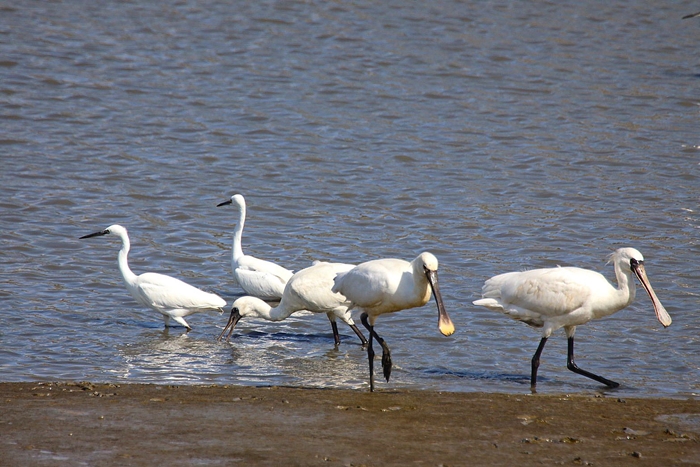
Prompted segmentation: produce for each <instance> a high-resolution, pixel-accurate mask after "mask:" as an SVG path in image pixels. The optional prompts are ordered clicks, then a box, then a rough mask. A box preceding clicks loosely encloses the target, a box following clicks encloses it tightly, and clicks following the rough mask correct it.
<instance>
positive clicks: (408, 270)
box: [332, 252, 455, 391]
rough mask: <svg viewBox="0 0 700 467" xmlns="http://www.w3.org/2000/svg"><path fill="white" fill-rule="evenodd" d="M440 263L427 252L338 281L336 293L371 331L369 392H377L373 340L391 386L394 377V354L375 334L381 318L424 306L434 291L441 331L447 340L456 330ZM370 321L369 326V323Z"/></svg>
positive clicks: (369, 266)
mask: <svg viewBox="0 0 700 467" xmlns="http://www.w3.org/2000/svg"><path fill="white" fill-rule="evenodd" d="M437 269H438V260H437V258H436V257H435V256H433V255H432V254H431V253H428V252H423V253H421V254H420V255H418V257H417V258H416V259H414V260H413V261H411V262H410V263H409V262H408V261H404V260H402V259H394V258H385V259H376V260H373V261H367V262H365V263H362V264H359V265H357V266H356V267H354V268H353V269H351V270H349V271H348V272H344V273H340V274H338V275H337V276H336V278H335V285H334V286H333V289H332V290H333V292H339V293H341V294H343V295H345V297H347V299H348V300H349V301H350V303H351V306H350V309H351V310H352V309H355V308H357V309H359V310H361V311H362V315H361V318H360V319H361V321H362V324H363V325H364V326H365V327H366V328H367V330H368V331H369V345H368V346H367V357H368V359H369V388H370V391H374V350H373V349H372V338H374V339H376V340H377V342H379V344H380V345H381V346H382V367H383V369H384V377H385V378H386V380H387V382H388V381H389V377H390V376H391V366H392V363H391V352H390V351H389V347H388V346H387V344H386V342H385V341H384V339H382V338H381V337H379V335H378V334H377V333H376V332H375V331H374V322H375V321H376V319H377V317H378V316H379V315H382V314H384V313H393V312H396V311H401V310H405V309H408V308H414V307H418V306H423V305H425V304H426V303H428V300H430V293H431V291H432V293H433V295H434V296H435V301H436V302H437V308H438V328H439V329H440V332H441V333H442V334H444V335H445V336H449V335H451V334H452V333H453V332H454V330H455V327H454V325H453V324H452V321H451V320H450V317H449V315H448V314H447V312H446V311H445V307H444V305H443V303H442V296H441V295H440V289H439V287H438V279H437ZM368 321H369V322H368Z"/></svg>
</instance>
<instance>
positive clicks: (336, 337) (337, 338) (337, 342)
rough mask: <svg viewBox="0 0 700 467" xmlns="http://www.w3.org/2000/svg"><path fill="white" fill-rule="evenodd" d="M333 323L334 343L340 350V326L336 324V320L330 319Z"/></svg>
mask: <svg viewBox="0 0 700 467" xmlns="http://www.w3.org/2000/svg"><path fill="white" fill-rule="evenodd" d="M328 319H329V320H330V322H331V328H332V329H333V341H334V342H335V347H336V348H338V346H339V345H340V333H338V324H337V323H336V322H335V320H332V319H331V318H330V317H329V318H328Z"/></svg>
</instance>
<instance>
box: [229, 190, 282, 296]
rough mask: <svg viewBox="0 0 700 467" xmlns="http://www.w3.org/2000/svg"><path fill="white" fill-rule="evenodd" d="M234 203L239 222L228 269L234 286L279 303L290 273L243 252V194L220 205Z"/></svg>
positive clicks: (244, 205) (244, 206)
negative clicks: (234, 283) (230, 271)
mask: <svg viewBox="0 0 700 467" xmlns="http://www.w3.org/2000/svg"><path fill="white" fill-rule="evenodd" d="M225 204H233V205H234V206H236V207H237V208H238V223H237V224H236V227H235V229H234V232H233V251H232V253H231V269H232V272H233V277H234V279H235V281H236V283H237V284H238V285H239V286H240V287H241V288H242V289H243V290H244V291H245V292H246V293H247V294H249V295H252V296H254V297H257V298H261V299H263V300H279V299H280V298H282V294H283V293H284V287H285V285H286V284H287V281H289V279H290V278H291V277H292V275H293V274H294V272H293V271H290V270H289V269H285V268H283V267H282V266H280V265H278V264H275V263H273V262H271V261H266V260H262V259H259V258H256V257H254V256H250V255H246V254H244V253H243V247H242V246H241V244H242V237H243V227H244V225H245V219H246V203H245V199H244V198H243V196H242V195H240V194H236V195H233V196H232V197H231V199H230V200H228V201H225V202H223V203H220V204H219V206H223V205H225Z"/></svg>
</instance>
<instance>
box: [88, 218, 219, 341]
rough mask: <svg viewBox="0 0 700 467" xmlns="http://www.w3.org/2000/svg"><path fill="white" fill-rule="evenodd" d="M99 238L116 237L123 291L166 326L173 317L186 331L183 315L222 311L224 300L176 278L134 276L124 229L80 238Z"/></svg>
mask: <svg viewBox="0 0 700 467" xmlns="http://www.w3.org/2000/svg"><path fill="white" fill-rule="evenodd" d="M98 235H115V236H117V237H119V238H120V239H121V241H122V247H121V249H120V250H119V257H118V261H119V272H120V273H121V276H122V279H123V280H124V284H125V285H126V289H127V290H128V291H129V293H130V294H131V296H132V297H134V299H135V300H136V301H137V302H139V303H140V304H141V305H144V306H147V307H149V308H151V309H153V310H155V311H157V312H159V313H161V314H162V315H163V319H164V321H165V325H166V326H167V325H168V321H169V319H170V318H173V319H174V320H175V321H176V322H178V323H179V324H181V325H183V326H185V327H186V328H187V329H191V328H190V326H189V324H187V322H186V321H185V320H184V317H185V316H189V315H191V314H193V313H199V312H203V311H220V312H223V307H224V306H226V301H225V300H224V299H223V298H221V297H219V296H218V295H216V294H213V293H209V292H204V291H203V290H200V289H198V288H196V287H193V286H191V285H189V284H187V283H185V282H183V281H181V280H179V279H176V278H174V277H171V276H166V275H164V274H158V273H154V272H147V273H144V274H141V275H138V276H137V275H136V274H134V273H133V272H132V271H131V269H130V268H129V264H128V262H127V257H128V255H129V249H130V246H131V245H130V242H129V235H128V233H127V230H126V229H125V228H124V227H122V226H121V225H117V224H115V225H111V226H109V227H107V228H106V229H105V230H102V231H99V232H95V233H93V234H90V235H85V236H83V237H81V238H89V237H94V236H98Z"/></svg>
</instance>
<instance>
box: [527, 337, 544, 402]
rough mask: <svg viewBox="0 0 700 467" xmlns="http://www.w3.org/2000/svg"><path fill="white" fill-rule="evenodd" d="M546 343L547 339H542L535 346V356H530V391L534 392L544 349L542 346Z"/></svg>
mask: <svg viewBox="0 0 700 467" xmlns="http://www.w3.org/2000/svg"><path fill="white" fill-rule="evenodd" d="M546 343H547V338H546V337H543V338H542V339H541V340H540V345H538V346H537V351H536V352H535V355H533V356H532V372H531V373H530V391H532V392H536V391H535V388H536V387H537V369H538V368H539V367H540V355H541V354H542V350H543V349H544V345H545V344H546Z"/></svg>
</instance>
